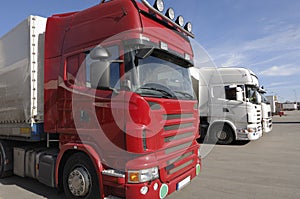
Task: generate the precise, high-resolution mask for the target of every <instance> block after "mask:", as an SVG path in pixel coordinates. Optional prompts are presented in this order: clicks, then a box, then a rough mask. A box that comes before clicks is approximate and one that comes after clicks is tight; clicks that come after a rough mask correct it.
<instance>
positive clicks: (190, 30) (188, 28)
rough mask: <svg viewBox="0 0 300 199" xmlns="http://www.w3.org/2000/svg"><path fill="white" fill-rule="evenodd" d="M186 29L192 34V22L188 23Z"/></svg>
mask: <svg viewBox="0 0 300 199" xmlns="http://www.w3.org/2000/svg"><path fill="white" fill-rule="evenodd" d="M184 29H186V30H187V31H189V32H192V29H193V26H192V23H191V22H187V23H186V24H185V26H184Z"/></svg>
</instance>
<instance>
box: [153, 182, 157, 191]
mask: <svg viewBox="0 0 300 199" xmlns="http://www.w3.org/2000/svg"><path fill="white" fill-rule="evenodd" d="M153 189H154V191H156V190H157V189H158V184H157V183H155V184H154V185H153Z"/></svg>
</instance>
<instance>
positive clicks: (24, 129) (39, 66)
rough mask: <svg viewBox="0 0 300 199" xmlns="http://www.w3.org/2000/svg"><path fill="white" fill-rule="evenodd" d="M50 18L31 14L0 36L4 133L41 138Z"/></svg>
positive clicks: (0, 106) (0, 101)
mask: <svg viewBox="0 0 300 199" xmlns="http://www.w3.org/2000/svg"><path fill="white" fill-rule="evenodd" d="M45 29H46V18H43V17H38V16H29V17H28V18H27V19H26V20H24V21H23V22H21V23H20V24H19V25H17V26H16V27H15V28H14V29H12V30H11V31H10V32H8V33H7V34H5V35H4V36H3V37H1V38H0V93H1V95H0V137H1V138H9V139H18V140H23V139H26V140H32V141H39V140H41V139H43V133H41V132H39V131H42V129H43V128H42V124H43V120H44V105H43V104H44V90H43V87H44V78H43V77H44V70H43V68H44V32H45Z"/></svg>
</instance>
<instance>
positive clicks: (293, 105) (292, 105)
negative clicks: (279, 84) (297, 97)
mask: <svg viewBox="0 0 300 199" xmlns="http://www.w3.org/2000/svg"><path fill="white" fill-rule="evenodd" d="M282 108H283V110H284V111H295V110H297V109H298V107H297V103H283V104H282Z"/></svg>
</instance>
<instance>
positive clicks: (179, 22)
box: [176, 15, 184, 26]
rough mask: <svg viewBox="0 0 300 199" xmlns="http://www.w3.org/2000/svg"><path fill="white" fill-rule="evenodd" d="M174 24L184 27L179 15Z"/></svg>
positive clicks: (181, 17)
mask: <svg viewBox="0 0 300 199" xmlns="http://www.w3.org/2000/svg"><path fill="white" fill-rule="evenodd" d="M176 23H177V24H178V25H180V26H183V25H184V19H183V16H181V15H179V16H178V17H177V19H176Z"/></svg>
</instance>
